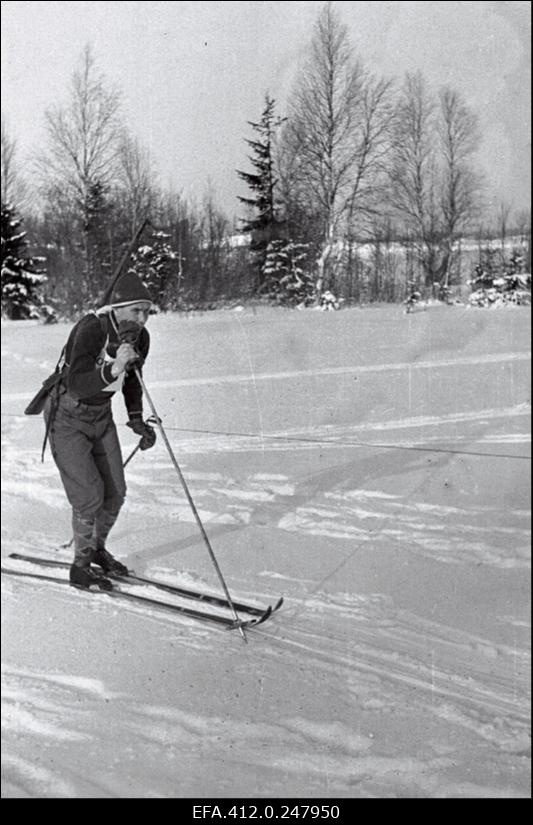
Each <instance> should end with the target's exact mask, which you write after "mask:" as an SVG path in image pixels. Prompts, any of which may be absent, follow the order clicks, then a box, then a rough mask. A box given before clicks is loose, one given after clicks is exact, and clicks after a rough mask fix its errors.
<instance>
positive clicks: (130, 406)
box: [64, 313, 150, 418]
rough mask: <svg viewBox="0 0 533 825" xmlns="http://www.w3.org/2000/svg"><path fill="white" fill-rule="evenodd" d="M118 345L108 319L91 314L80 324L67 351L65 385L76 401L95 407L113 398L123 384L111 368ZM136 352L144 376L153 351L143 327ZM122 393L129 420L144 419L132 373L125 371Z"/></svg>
mask: <svg viewBox="0 0 533 825" xmlns="http://www.w3.org/2000/svg"><path fill="white" fill-rule="evenodd" d="M119 345H120V341H119V339H118V335H117V332H116V330H115V328H114V325H113V323H112V321H111V318H110V317H109V315H106V314H101V315H96V314H94V313H91V314H90V315H86V316H85V317H84V318H82V319H81V320H80V321H78V323H77V324H76V325H75V326H74V327H73V329H72V331H71V333H70V335H69V338H68V341H67V345H66V350H65V364H66V369H65V372H66V378H65V379H64V384H65V386H66V388H67V391H68V393H69V394H70V395H71V396H73V398H75V399H76V400H78V401H82V402H83V403H84V404H90V405H92V404H95V405H96V404H103V403H105V402H106V401H108V400H109V399H110V398H111V397H112V396H113V395H114V393H115V391H116V390H115V388H112V385H115V386H116V385H117V383H118V384H120V379H116V378H114V377H113V375H112V374H111V367H112V363H113V362H112V359H114V357H115V355H116V351H117V349H118V347H119ZM135 349H136V350H137V352H138V353H139V355H140V356H141V357H140V360H139V362H138V363H137V368H138V369H139V371H140V372H142V364H143V363H144V361H145V360H146V357H147V355H148V351H149V349H150V335H149V333H148V330H146V329H145V328H144V327H143V328H142V330H141V333H140V335H139V339H138V341H137V344H136V345H135ZM106 388H108V389H107V390H106ZM122 392H123V395H124V401H125V403H126V409H127V411H128V416H129V417H130V418H131V417H132V416H133V417H134V416H139V415H141V416H142V411H143V409H142V388H141V385H140V384H139V381H138V380H137V377H136V375H135V373H134V371H133V370H130V371H126V374H125V377H124V380H123V383H122Z"/></svg>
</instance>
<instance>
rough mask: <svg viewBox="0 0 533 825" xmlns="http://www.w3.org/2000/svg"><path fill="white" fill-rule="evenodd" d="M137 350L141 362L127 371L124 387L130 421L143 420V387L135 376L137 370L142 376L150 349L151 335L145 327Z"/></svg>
mask: <svg viewBox="0 0 533 825" xmlns="http://www.w3.org/2000/svg"><path fill="white" fill-rule="evenodd" d="M136 349H137V352H138V353H139V355H140V358H139V361H135V362H134V364H133V367H130V368H129V370H127V372H126V377H125V378H124V384H123V385H122V392H123V395H124V402H125V404H126V409H127V411H128V418H129V419H130V421H134V420H135V419H137V420H139V419H141V420H142V418H143V393H142V387H141V385H140V383H139V381H138V379H137V376H136V375H135V369H137V370H139V373H140V374H141V375H142V367H143V364H144V362H145V361H146V358H147V356H148V351H149V349H150V335H149V333H148V330H147V329H146V328H145V327H143V329H142V331H141V334H140V336H139V341H138V343H137V346H136Z"/></svg>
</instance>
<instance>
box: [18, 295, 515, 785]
mask: <svg viewBox="0 0 533 825" xmlns="http://www.w3.org/2000/svg"><path fill="white" fill-rule="evenodd" d="M529 325H530V312H529V310H527V309H524V310H514V311H505V312H503V311H502V312H485V311H483V310H478V311H476V310H465V309H462V308H460V307H434V308H431V309H430V310H428V311H427V312H421V313H415V314H412V315H409V316H406V315H404V314H403V313H402V311H401V309H400V308H395V307H387V308H376V309H368V310H345V311H343V312H339V313H316V312H304V313H297V312H287V311H274V310H266V309H265V310H261V311H258V312H257V313H254V312H252V310H244V311H243V312H230V311H228V312H217V313H210V314H206V315H198V316H196V317H195V316H192V317H183V316H160V317H154V318H153V319H151V320H150V330H151V334H152V353H151V356H150V358H149V361H148V363H147V365H146V370H145V378H146V383H147V386H148V388H149V390H150V391H151V394H152V396H153V399H154V401H155V403H156V406H157V409H158V412H159V414H160V415H161V417H162V419H163V421H164V425H165V429H166V431H167V434H168V436H169V439H170V441H171V443H172V446H173V449H174V451H175V453H176V456H177V458H178V461H179V462H180V466H181V467H182V470H183V472H184V475H185V477H186V479H187V481H188V484H189V485H190V489H191V493H192V496H193V498H194V501H195V502H196V505H197V507H198V509H199V511H200V514H201V517H202V520H203V522H204V524H205V527H206V531H207V533H208V535H209V538H210V541H211V543H212V546H213V549H214V551H215V553H216V556H217V560H218V562H219V564H220V567H221V569H222V572H223V574H224V577H225V579H226V581H227V583H228V587H229V589H230V592H231V594H232V596H233V597H234V598H235V599H239V600H241V601H244V600H248V601H253V602H254V603H257V604H266V603H268V602H271V601H273V600H274V599H276V598H277V597H278V595H280V594H283V595H284V596H285V604H284V607H283V608H282V610H281V611H280V612H279V613H278V614H276V615H275V616H274V617H273V618H272V619H271V620H270V621H269V622H268V623H267V624H265V625H263V626H262V627H260V628H257V629H255V630H253V631H252V630H251V631H249V633H248V639H249V643H248V644H247V645H245V644H243V642H242V640H241V638H240V636H239V635H238V633H236V632H235V631H232V632H227V631H226V630H224V629H219V628H217V627H214V626H213V627H211V626H209V625H206V624H201V623H199V622H197V621H195V620H192V619H188V618H184V617H178V616H176V617H174V616H172V615H168V614H162V613H161V612H160V611H158V610H157V609H152V608H146V607H138V606H133V605H130V604H126V603H124V604H118V603H117V602H114V601H111V600H109V599H108V598H106V597H105V596H104V595H101V596H99V595H90V594H85V593H80V592H78V591H73V590H71V589H70V588H67V587H60V586H55V585H49V584H43V583H31V582H29V581H27V580H20V579H15V578H13V577H7V576H3V577H2V605H3V623H2V624H3V629H2V632H3V636H2V651H3V665H2V694H3V711H2V719H3V747H2V788H3V796H4V797H33V798H46V797H47V798H80V797H116V798H120V797H122V798H126V797H140V798H150V797H154V798H155V797H168V798H182V797H195V798H202V797H221V798H223V797H265V798H266V797H274V798H275V797H288V796H291V797H301V798H304V799H310V798H318V797H345V798H365V797H371V798H372V797H373V798H404V797H414V798H432V797H464V798H471V797H508V798H510V797H524V796H528V795H529V777H530V720H529V679H528V674H529V663H530V622H529V603H530V597H529V583H528V580H529V565H530V560H529V535H530V512H529V507H530V488H529V472H530V461H529V455H530V444H529V440H530V439H529V432H530V430H529V425H530V419H529V414H530V407H529V401H530V381H529V369H530V360H529V358H530V356H529ZM68 329H69V326H68V325H57V326H53V327H43V326H39V325H35V324H33V323H5V324H3V325H2V351H3V352H2V354H3V375H2V443H3V459H2V473H3V484H2V487H3V508H2V515H3V519H2V556H3V563H12V562H10V561H9V560H8V561H7V562H6V557H7V556H8V555H9V553H12V552H31V553H36V552H39V553H40V554H49V555H54V557H55V558H65V559H68V558H69V553H68V551H66V550H57V549H56V548H58V547H59V546H60V544H61V543H62V542H65V541H67V540H68V538H69V511H68V507H67V505H66V501H65V499H64V496H63V493H62V490H61V486H60V482H59V478H58V474H57V470H56V468H55V466H54V464H53V461H52V460H51V457H50V455H49V454H48V455H47V457H46V459H45V462H44V464H42V463H41V462H40V445H41V441H42V436H43V426H42V422H41V421H40V420H39V419H32V418H27V417H24V416H23V415H21V410H22V408H23V407H24V406H25V402H26V400H27V399H29V397H30V396H31V395H32V394H33V393H34V392H35V391H36V389H37V388H38V386H39V384H40V381H41V380H42V379H43V378H44V377H45V375H46V374H47V371H50V370H51V369H52V368H53V366H54V363H55V360H56V358H57V354H58V353H59V351H60V349H61V345H62V343H63V339H64V338H65V336H66V334H67V332H68ZM115 410H116V415H115V417H116V420H117V423H118V424H119V432H120V436H121V439H122V442H123V447H124V454H125V455H127V454H129V452H130V451H131V450H132V449H133V447H134V446H135V443H136V442H135V440H134V439H132V438H131V434H130V432H129V430H127V429H126V428H125V426H124V423H125V414H124V411H123V407H122V404H121V401H120V399H116V404H115ZM127 481H128V497H127V502H126V505H125V508H124V510H123V513H122V514H121V517H120V520H119V522H118V524H117V526H116V528H115V531H114V533H113V542H112V543H110V545H109V546H110V549H111V550H112V551H113V552H115V553H116V554H117V555H118V556H119V557H121V558H123V559H124V560H126V561H127V562H128V563H129V564H130V565H131V566H133V567H134V568H135V570H136V571H137V572H138V573H140V574H146V575H153V576H157V577H158V578H164V579H165V580H168V581H174V582H177V583H178V582H179V583H183V584H184V585H185V586H191V585H193V586H195V587H198V588H204V589H205V590H207V591H209V592H214V593H220V585H219V583H218V580H217V577H216V574H215V571H214V569H213V566H212V563H211V561H210V558H209V555H208V553H207V550H206V548H205V546H204V544H203V543H202V540H201V537H200V536H199V533H198V529H197V527H196V525H195V522H194V518H193V515H192V513H191V512H190V508H189V507H188V504H187V501H186V499H185V497H184V494H183V491H182V490H181V488H180V485H179V480H178V478H177V475H176V473H175V471H174V469H173V467H172V465H171V463H170V461H169V459H168V456H167V454H166V451H165V449H164V445H162V444H161V443H160V440H159V442H158V444H157V445H156V447H155V448H154V449H153V450H151V451H148V452H147V453H144V454H137V455H136V456H135V457H134V459H133V460H132V462H131V463H130V464H129V465H128V468H127Z"/></svg>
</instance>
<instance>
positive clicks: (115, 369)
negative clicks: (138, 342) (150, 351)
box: [111, 344, 139, 377]
mask: <svg viewBox="0 0 533 825" xmlns="http://www.w3.org/2000/svg"><path fill="white" fill-rule="evenodd" d="M138 358H139V356H138V354H137V353H136V352H135V349H134V348H133V346H132V345H131V344H121V345H120V347H119V348H118V349H117V354H116V357H115V361H114V362H113V366H112V368H111V372H112V373H113V375H115V377H116V376H119V375H120V373H121V372H124V370H125V369H126V368H127V367H129V366H130V364H133V362H134V361H137V360H138Z"/></svg>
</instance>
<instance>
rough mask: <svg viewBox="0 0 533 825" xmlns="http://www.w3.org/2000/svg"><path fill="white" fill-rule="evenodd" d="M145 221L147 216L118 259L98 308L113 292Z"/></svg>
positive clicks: (146, 221)
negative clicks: (111, 278)
mask: <svg viewBox="0 0 533 825" xmlns="http://www.w3.org/2000/svg"><path fill="white" fill-rule="evenodd" d="M147 223H148V218H145V219H144V221H143V222H142V223H141V224H140V225H139V227H138V229H137V231H136V232H135V235H134V236H133V238H132V239H131V241H130V244H129V246H128V248H127V249H126V251H125V252H124V254H123V256H122V258H121V259H120V261H119V263H118V266H117V268H116V269H115V272H114V274H113V280H112V281H111V284H110V285H109V286H108V288H107V289H106V291H105V292H104V296H103V298H102V300H101V301H100V302H99V304H98V308H99V309H100V308H101V307H104V306H106V305H107V304H108V303H109V299H110V298H111V294H112V292H113V289H114V287H115V284H116V283H117V281H118V279H119V278H120V276H121V275H122V270H123V269H124V267H125V266H126V263H127V262H128V259H129V258H130V255H131V254H132V252H133V251H134V249H135V247H136V246H137V244H138V243H139V239H140V237H141V235H142V233H143V232H144V228H145V226H146V224H147Z"/></svg>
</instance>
